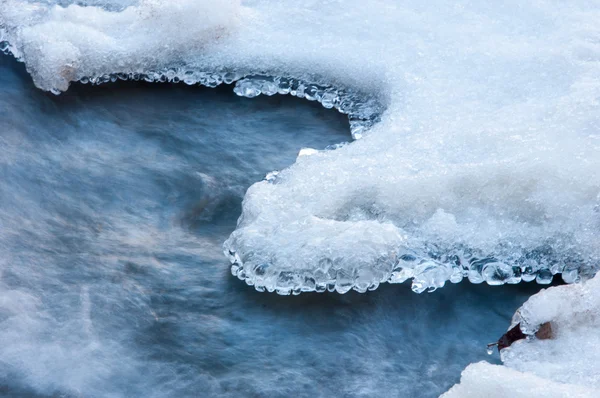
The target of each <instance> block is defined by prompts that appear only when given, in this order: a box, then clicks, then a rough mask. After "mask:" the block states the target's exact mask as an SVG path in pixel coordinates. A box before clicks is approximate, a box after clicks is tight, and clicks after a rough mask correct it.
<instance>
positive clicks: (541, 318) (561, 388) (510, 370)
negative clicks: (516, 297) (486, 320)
mask: <svg viewBox="0 0 600 398" xmlns="http://www.w3.org/2000/svg"><path fill="white" fill-rule="evenodd" d="M516 325H519V327H520V330H522V331H523V333H524V334H525V336H526V338H523V339H520V340H517V341H514V342H513V343H512V344H511V345H510V346H509V347H508V348H505V349H503V350H502V351H501V357H502V360H503V362H504V365H505V366H495V365H489V364H486V363H478V364H473V365H470V366H469V367H467V369H465V371H464V372H463V376H462V379H461V383H460V384H459V385H456V386H454V387H453V388H452V389H451V390H450V391H448V392H447V393H446V394H444V395H443V396H444V397H471V396H473V397H475V396H481V395H483V392H484V391H485V392H486V393H485V395H489V394H492V396H498V397H505V396H510V397H519V396H523V397H526V396H544V397H546V396H557V397H559V396H560V397H563V396H569V397H595V396H597V395H598V391H599V390H600V362H599V361H598V358H600V336H599V335H598V330H599V329H600V275H598V276H596V277H594V278H593V279H591V280H588V281H586V282H583V283H576V284H572V285H565V286H558V287H550V288H548V289H546V290H543V291H541V292H539V293H538V294H535V295H533V296H532V297H531V298H530V299H529V300H528V301H527V302H526V303H525V304H523V306H522V307H521V308H520V309H519V310H518V311H517V312H516V313H515V316H514V318H513V322H512V325H511V326H510V329H512V328H513V327H515V326H516ZM494 394H496V395H494Z"/></svg>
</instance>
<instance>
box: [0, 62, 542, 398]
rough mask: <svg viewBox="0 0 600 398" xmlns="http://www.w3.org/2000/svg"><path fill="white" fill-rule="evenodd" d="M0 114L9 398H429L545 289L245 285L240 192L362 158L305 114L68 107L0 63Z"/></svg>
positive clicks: (162, 96)
mask: <svg viewBox="0 0 600 398" xmlns="http://www.w3.org/2000/svg"><path fill="white" fill-rule="evenodd" d="M0 111H1V113H2V117H1V118H0V176H1V178H0V394H3V395H4V396H11V397H15V396H36V397H47V396H57V397H58V396H65V397H78V396H82V397H84V396H85V397H105V396H114V397H121V396H122V397H133V396H144V397H166V396H172V397H183V396H186V397H187V396H190V397H192V396H194V397H195V396H206V397H210V396H225V397H227V396H231V397H240V396H248V397H262V396H269V397H284V396H286V397H287V396H300V397H304V396H307V397H308V396H311V397H315V396H316V397H318V396H344V397H372V396H398V397H407V396H418V397H421V396H423V397H433V396H437V395H439V394H440V393H442V392H443V391H445V390H447V389H448V388H449V387H450V386H451V385H452V384H454V383H455V382H457V381H458V379H459V375H460V372H461V370H462V369H463V368H464V367H465V366H466V365H467V364H468V363H470V362H474V361H479V360H482V359H486V358H487V355H486V353H485V344H486V343H488V342H490V341H495V340H496V339H497V338H498V337H499V334H501V333H502V332H503V331H504V330H505V328H506V326H507V325H508V323H509V320H510V317H511V316H512V314H513V312H514V311H515V309H516V308H517V307H518V306H519V305H520V304H521V303H522V302H523V301H525V299H526V298H527V297H528V296H529V295H531V294H532V293H533V292H535V291H537V290H538V289H539V286H533V285H527V284H521V285H519V286H503V287H496V288H492V287H489V286H487V285H471V284H468V283H464V284H461V285H451V286H446V287H445V288H443V289H440V290H438V291H436V292H435V293H433V294H422V295H416V294H414V293H412V292H411V291H410V287H409V286H407V285H385V286H382V287H380V288H379V289H378V290H377V291H374V292H369V293H368V294H362V295H361V294H357V293H355V292H351V293H349V294H346V295H343V296H341V295H337V294H335V293H334V294H330V293H327V294H306V295H301V296H298V297H281V296H277V295H273V294H260V293H257V292H256V291H254V289H253V288H252V287H248V286H246V285H245V284H244V283H243V282H240V281H239V280H237V279H235V278H234V277H232V276H231V274H230V271H229V264H228V261H227V260H226V259H225V257H224V256H223V254H222V249H221V245H222V242H223V241H224V240H225V239H226V238H227V236H228V235H229V234H230V233H231V232H232V231H233V230H234V228H235V224H236V220H237V217H238V216H239V214H240V211H241V202H242V199H243V195H244V193H245V190H246V189H247V188H248V187H249V186H250V185H251V184H252V183H254V182H256V181H259V180H261V179H262V178H263V177H264V176H265V174H266V173H268V172H270V171H272V170H275V169H281V168H284V167H286V166H287V165H290V164H291V163H293V162H294V160H295V157H296V155H297V153H298V150H299V149H300V148H302V147H306V146H308V147H313V148H318V149H323V148H325V147H327V146H329V145H332V144H336V143H340V142H344V141H347V140H349V139H350V137H349V132H348V122H347V120H346V119H345V117H344V116H343V115H340V114H338V113H336V112H335V111H327V110H324V109H322V108H320V107H319V106H318V105H315V104H311V103H308V102H306V101H302V100H298V99H293V98H289V97H272V98H257V99H253V100H248V99H242V98H238V97H235V96H234V95H233V94H232V93H231V92H230V88H222V89H217V90H210V89H205V88H199V87H187V86H184V85H149V84H141V83H128V84H118V85H107V86H103V87H88V86H82V85H75V86H74V87H72V88H71V89H70V90H69V91H68V92H67V93H65V94H63V95H61V96H59V97H55V96H52V95H49V94H45V93H42V92H40V91H39V90H37V89H35V88H34V87H33V85H32V84H31V82H30V79H29V77H28V75H27V74H26V73H25V72H24V70H23V67H22V66H21V65H20V64H17V63H16V62H14V61H13V60H12V58H9V57H7V56H2V57H0ZM491 360H492V361H496V360H497V359H496V358H495V357H494V358H491Z"/></svg>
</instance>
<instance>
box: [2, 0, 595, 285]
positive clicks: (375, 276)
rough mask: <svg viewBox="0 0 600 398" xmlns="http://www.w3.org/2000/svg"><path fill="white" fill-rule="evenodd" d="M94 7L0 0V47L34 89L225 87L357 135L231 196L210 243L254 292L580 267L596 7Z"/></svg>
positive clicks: (527, 275)
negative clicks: (231, 215)
mask: <svg viewBox="0 0 600 398" xmlns="http://www.w3.org/2000/svg"><path fill="white" fill-rule="evenodd" d="M93 4H100V5H101V6H88V7H86V6H82V5H71V6H69V7H66V8H63V7H59V6H53V5H48V3H46V2H45V3H31V2H25V1H23V0H4V1H3V2H0V26H1V28H0V31H1V33H0V34H1V35H2V38H1V39H0V41H2V43H3V44H2V45H1V46H2V48H4V49H6V50H7V51H10V52H12V53H13V54H14V55H16V56H17V57H19V58H21V59H22V60H24V61H25V63H26V65H27V68H28V70H29V71H30V73H31V74H32V76H33V78H34V81H35V82H36V84H37V85H38V86H40V87H42V88H44V89H46V90H52V91H55V92H58V91H61V90H65V89H66V88H67V87H68V84H69V82H70V81H75V80H79V81H88V82H92V83H99V82H106V81H110V80H112V79H116V78H134V79H135V78H137V79H140V78H143V79H147V80H150V81H182V82H185V83H187V84H194V83H202V84H206V85H208V86H216V85H218V84H221V83H223V82H226V83H231V82H233V81H238V83H237V85H236V92H237V93H238V94H240V95H244V96H248V97H252V96H256V95H259V94H265V95H273V94H275V93H278V94H290V95H295V96H298V97H302V98H305V99H307V100H314V101H319V102H320V103H321V104H322V105H323V106H324V107H326V108H337V109H339V110H340V111H342V112H345V113H348V114H349V115H350V118H351V128H352V134H353V136H354V137H355V138H361V137H363V139H361V140H359V141H357V142H353V143H351V144H349V145H345V146H341V147H340V148H338V149H336V150H331V151H321V152H319V153H316V154H313V155H311V156H301V157H299V158H298V160H297V162H296V163H295V164H294V165H293V166H291V167H290V168H288V169H286V170H283V171H281V172H279V173H278V174H270V175H269V178H267V179H265V181H262V182H260V183H258V184H255V185H254V186H253V187H252V188H250V189H249V191H248V193H247V196H246V199H245V201H244V206H243V214H242V216H241V218H240V221H239V225H238V228H237V230H236V231H235V232H234V233H233V234H232V235H231V237H230V238H229V240H228V241H227V242H226V243H225V251H226V253H227V254H228V255H229V256H230V259H231V260H232V263H233V265H232V272H233V273H234V274H235V275H236V276H237V277H239V278H240V279H243V280H245V281H246V282H247V283H248V284H250V285H253V286H254V287H255V288H256V289H258V290H261V291H264V290H267V291H276V292H278V293H282V294H290V293H299V292H303V291H313V290H315V291H324V290H327V289H329V290H336V291H338V292H346V291H348V290H350V289H355V290H358V291H366V290H369V289H374V288H376V287H377V286H379V284H380V283H382V282H401V281H404V280H407V279H412V280H413V290H415V291H417V292H421V291H432V290H435V289H436V288H439V287H441V286H444V284H445V283H446V282H447V281H450V282H454V283H456V282H459V281H461V280H463V279H465V278H467V279H468V280H469V281H470V282H472V283H482V282H486V283H488V284H490V285H498V284H503V283H518V282H519V281H533V280H535V281H537V282H538V283H541V284H548V283H550V282H551V281H552V280H553V279H554V278H556V277H557V276H556V275H557V274H561V273H562V274H563V279H564V280H565V281H568V282H574V281H577V280H578V279H580V278H581V277H586V276H589V275H590V274H592V273H593V272H594V271H595V270H596V269H597V268H598V264H599V263H600V243H599V241H598V239H597V235H598V231H599V229H600V212H599V211H598V209H599V207H598V206H599V205H600V200H599V194H600V173H599V172H598V170H600V157H599V156H598V153H599V152H600V134H599V133H598V126H599V125H600V119H599V116H600V112H599V111H598V98H600V61H599V60H600V46H599V45H598V43H599V42H600V39H599V38H600V28H599V27H598V23H597V21H598V19H599V17H600V4H597V3H595V2H589V1H585V0H574V1H570V2H563V1H559V0H546V1H540V2H534V3H531V4H529V3H528V4H523V2H519V1H508V2H492V1H489V2H485V1H483V2H470V1H455V2H451V3H448V2H445V1H441V0H440V1H437V0H435V1H429V2H422V1H416V0H414V1H413V0H410V1H406V2H402V3H401V4H399V3H398V2H397V1H392V0H377V1H374V2H372V3H370V4H369V6H368V7H365V6H364V2H363V1H358V0H352V1H328V2H318V1H311V2H297V1H292V0H283V1H269V0H251V1H246V2H243V3H239V2H237V1H233V0H231V1H227V0H220V1H217V2H215V1H210V2H208V1H191V0H179V1H168V2H167V1H159V0H152V1H150V0H144V1H140V2H136V3H134V4H133V5H132V6H130V7H128V8H125V7H124V5H123V4H121V3H120V2H117V5H114V4H113V5H110V4H108V3H106V4H105V3H104V2H100V3H98V2H94V3H93ZM356 93H359V94H358V96H357V95H356ZM359 97H360V100H359V99H358V98H359ZM384 108H385V110H384ZM367 131H368V134H365V133H366V132H367Z"/></svg>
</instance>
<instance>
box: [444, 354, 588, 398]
mask: <svg viewBox="0 0 600 398" xmlns="http://www.w3.org/2000/svg"><path fill="white" fill-rule="evenodd" d="M460 380H461V381H460V384H457V385H455V386H454V387H452V389H450V391H448V392H447V393H445V394H442V396H441V397H440V398H481V397H490V398H506V397H511V398H531V397H544V398H564V397H569V398H594V397H597V396H598V391H597V390H595V389H591V388H586V387H583V386H576V385H572V384H564V383H558V382H556V381H553V380H548V379H544V378H541V377H537V376H535V375H533V374H531V373H523V372H519V371H517V370H513V369H510V368H507V367H506V366H499V365H491V364H489V363H487V362H479V363H476V364H473V365H469V367H468V368H466V369H465V371H464V372H463V373H462V377H461V379H460Z"/></svg>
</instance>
